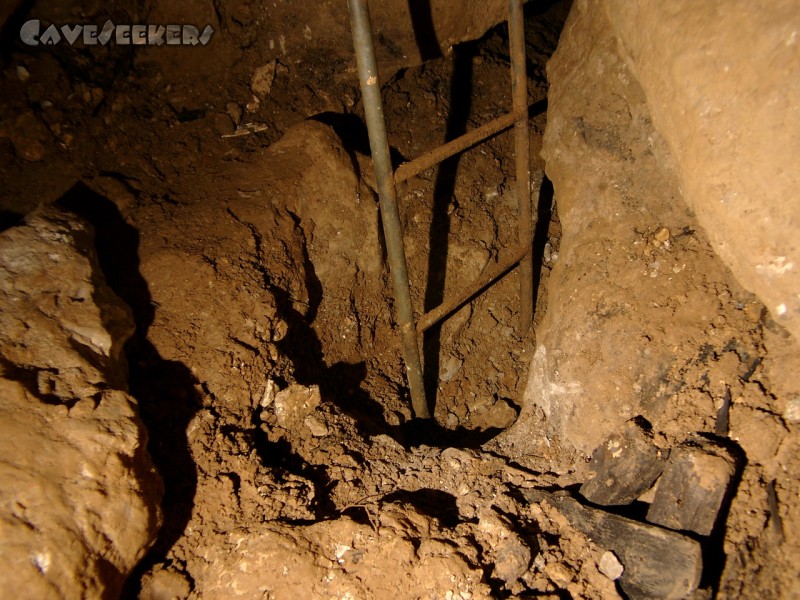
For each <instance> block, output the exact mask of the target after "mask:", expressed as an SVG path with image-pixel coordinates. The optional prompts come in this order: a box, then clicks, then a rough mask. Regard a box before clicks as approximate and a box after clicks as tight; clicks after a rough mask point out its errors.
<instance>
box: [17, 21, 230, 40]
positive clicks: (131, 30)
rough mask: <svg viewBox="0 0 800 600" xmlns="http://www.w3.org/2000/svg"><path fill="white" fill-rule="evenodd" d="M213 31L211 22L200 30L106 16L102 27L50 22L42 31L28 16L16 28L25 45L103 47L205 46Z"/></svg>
mask: <svg viewBox="0 0 800 600" xmlns="http://www.w3.org/2000/svg"><path fill="white" fill-rule="evenodd" d="M213 34H214V30H213V29H212V27H211V25H206V26H205V28H204V29H203V31H202V32H201V31H200V30H199V29H198V28H197V27H195V26H194V25H115V24H114V23H112V22H111V20H110V19H109V20H108V21H106V22H105V23H104V24H103V26H102V27H98V26H97V25H62V26H61V27H56V26H55V25H50V26H49V27H47V28H45V30H44V31H42V23H41V21H39V19H32V20H30V21H26V22H25V23H23V25H22V27H21V28H20V30H19V37H20V38H21V39H22V41H23V42H24V43H25V44H27V45H28V46H39V45H42V46H55V45H56V44H60V43H61V42H62V41H66V42H67V43H68V44H69V45H70V46H72V45H74V44H75V42H77V41H78V40H83V43H84V45H86V46H97V45H98V44H99V45H101V46H105V45H106V44H108V43H109V42H114V43H116V44H117V45H119V46H163V45H164V44H166V45H167V46H197V45H198V44H200V45H201V46H205V45H206V44H208V42H209V41H211V36H212V35H213Z"/></svg>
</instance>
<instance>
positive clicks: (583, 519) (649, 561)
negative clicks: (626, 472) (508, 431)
mask: <svg viewBox="0 0 800 600" xmlns="http://www.w3.org/2000/svg"><path fill="white" fill-rule="evenodd" d="M520 492H521V494H522V495H523V496H524V497H525V498H526V499H527V500H528V501H530V502H537V503H538V502H542V501H546V502H548V503H549V504H550V505H552V506H553V507H555V508H556V509H558V511H559V512H560V513H561V514H563V515H564V516H565V517H566V518H567V520H569V522H570V523H571V524H572V525H573V527H575V528H576V529H578V530H579V531H581V532H582V533H583V534H584V535H586V537H588V538H589V539H591V540H592V541H593V542H594V543H596V544H597V545H598V546H600V547H601V548H603V549H605V550H611V551H612V552H613V553H614V554H615V555H616V556H617V557H618V558H619V560H620V562H621V563H622V565H623V567H624V569H625V570H624V571H623V573H622V577H620V579H619V584H620V586H621V587H622V590H623V591H624V592H625V593H626V594H627V595H628V597H629V598H631V599H639V598H686V597H687V596H689V595H690V594H692V593H693V592H694V591H695V590H696V589H697V586H698V585H699V583H700V575H701V574H702V570H703V557H702V550H701V548H700V544H699V543H698V542H697V541H695V540H693V539H691V538H688V537H686V536H683V535H681V534H679V533H676V532H674V531H670V530H668V529H663V528H661V527H657V526H654V525H650V524H648V523H640V522H638V521H633V520H631V519H626V518H625V517H621V516H619V515H614V514H611V513H608V512H605V511H603V510H601V509H597V508H591V507H587V506H583V505H582V504H580V503H579V502H578V501H577V500H575V499H574V498H572V497H571V496H569V495H568V494H563V495H561V494H551V493H549V492H544V491H542V490H520Z"/></svg>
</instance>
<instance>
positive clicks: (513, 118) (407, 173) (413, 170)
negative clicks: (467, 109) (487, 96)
mask: <svg viewBox="0 0 800 600" xmlns="http://www.w3.org/2000/svg"><path fill="white" fill-rule="evenodd" d="M520 118H525V119H527V118H528V111H527V107H526V110H525V114H524V115H516V114H515V113H513V112H511V113H508V114H506V115H503V116H502V117H497V118H496V119H493V120H491V121H489V122H488V123H485V124H484V125H481V126H480V127H478V128H477V129H473V130H472V131H469V132H467V133H465V134H464V135H462V136H459V137H457V138H456V139H454V140H452V141H449V142H447V143H446V144H444V145H443V146H439V147H438V148H434V149H433V150H431V151H429V152H426V153H425V154H423V155H421V156H418V157H417V158H415V159H414V160H412V161H409V162H407V163H403V164H402V165H400V166H399V167H397V170H396V171H395V172H394V180H395V183H400V182H402V181H406V180H408V179H411V178H412V177H414V176H415V175H418V174H419V173H421V172H422V171H424V170H425V169H430V168H431V167H432V166H434V165H438V164H439V163H440V162H442V161H443V160H445V159H447V158H450V157H451V156H453V155H454V154H458V153H459V152H461V151H462V150H466V149H467V148H469V147H471V146H474V145H475V144H478V143H479V142H482V141H483V140H485V139H486V138H489V137H491V136H493V135H495V134H497V133H500V132H501V131H503V130H504V129H508V128H509V127H511V126H512V125H513V124H514V123H516V122H517V121H518V120H519V119H520Z"/></svg>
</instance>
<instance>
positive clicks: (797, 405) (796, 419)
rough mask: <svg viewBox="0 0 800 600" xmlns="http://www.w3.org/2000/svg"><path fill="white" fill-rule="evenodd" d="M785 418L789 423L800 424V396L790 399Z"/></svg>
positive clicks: (784, 414) (784, 412)
mask: <svg viewBox="0 0 800 600" xmlns="http://www.w3.org/2000/svg"><path fill="white" fill-rule="evenodd" d="M783 418H784V419H785V420H786V421H788V422H789V423H800V396H795V397H794V398H791V399H789V401H788V402H787V403H786V410H785V411H783Z"/></svg>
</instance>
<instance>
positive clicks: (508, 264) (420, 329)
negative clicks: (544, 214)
mask: <svg viewBox="0 0 800 600" xmlns="http://www.w3.org/2000/svg"><path fill="white" fill-rule="evenodd" d="M530 251H531V250H530V248H529V247H528V244H523V245H522V246H520V247H519V248H517V250H516V252H514V254H512V255H511V256H509V257H508V258H506V259H505V260H504V261H502V262H499V263H497V264H496V265H495V266H494V267H493V268H492V269H491V270H489V271H487V272H486V273H484V274H483V275H481V276H480V277H478V278H477V279H476V280H475V281H473V282H472V283H471V284H470V285H469V287H467V288H466V289H464V290H462V291H461V293H460V294H458V296H456V297H455V298H453V299H452V300H449V301H445V302H442V303H441V304H440V305H439V306H437V307H436V308H434V309H433V310H431V311H429V312H427V313H425V314H424V315H422V317H421V318H420V320H419V321H418V322H417V335H422V334H423V333H424V332H425V331H427V330H428V329H430V328H431V327H433V326H434V325H436V323H438V322H439V321H441V320H442V319H444V318H446V317H449V316H450V315H451V314H453V313H454V312H456V311H457V310H458V309H459V308H461V307H462V306H464V305H465V304H466V303H467V302H469V301H470V300H472V299H473V298H474V297H475V296H477V295H478V294H480V293H481V292H482V291H484V290H485V288H488V287H489V286H490V285H492V284H493V283H494V282H495V281H497V280H498V279H500V278H501V277H502V276H503V275H505V274H506V273H508V272H509V271H510V270H511V269H513V268H514V266H515V265H516V264H517V263H518V262H519V261H521V260H522V259H523V258H524V257H525V255H526V254H530Z"/></svg>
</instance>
